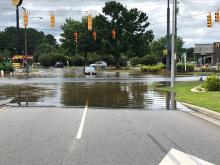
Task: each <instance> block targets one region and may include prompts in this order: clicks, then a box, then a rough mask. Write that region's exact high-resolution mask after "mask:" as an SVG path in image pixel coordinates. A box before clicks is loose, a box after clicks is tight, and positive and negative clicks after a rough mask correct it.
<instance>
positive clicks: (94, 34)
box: [92, 31, 96, 41]
mask: <svg viewBox="0 0 220 165" xmlns="http://www.w3.org/2000/svg"><path fill="white" fill-rule="evenodd" d="M92 37H93V40H94V41H96V31H94V32H93V33H92Z"/></svg>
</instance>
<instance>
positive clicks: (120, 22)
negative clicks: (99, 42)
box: [96, 1, 154, 66]
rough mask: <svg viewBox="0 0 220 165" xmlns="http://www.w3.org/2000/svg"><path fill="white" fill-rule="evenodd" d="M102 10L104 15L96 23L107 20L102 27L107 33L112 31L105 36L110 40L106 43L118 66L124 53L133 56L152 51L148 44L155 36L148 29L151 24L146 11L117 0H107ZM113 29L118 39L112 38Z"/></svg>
mask: <svg viewBox="0 0 220 165" xmlns="http://www.w3.org/2000/svg"><path fill="white" fill-rule="evenodd" d="M102 11H103V13H104V16H99V19H97V21H96V23H97V24H101V22H99V21H98V20H104V21H105V24H103V26H104V27H102V29H105V30H106V31H107V33H106V34H109V33H110V35H109V36H108V38H105V39H106V40H107V41H108V42H109V44H106V45H108V48H109V49H108V53H109V54H112V55H113V56H114V57H115V59H116V61H117V66H119V59H120V57H121V55H122V54H129V56H131V57H134V56H144V55H145V54H146V53H148V52H149V51H150V50H149V46H148V45H149V43H150V42H151V41H152V40H153V38H154V36H153V32H152V31H151V30H149V31H147V30H146V28H147V27H148V26H149V24H150V23H149V22H148V17H147V15H146V13H144V12H141V11H139V10H138V9H136V8H134V9H130V10H128V9H127V8H126V7H124V6H123V5H122V4H121V3H117V2H115V1H112V2H107V3H106V4H105V7H104V8H103V10H102ZM107 18H108V19H107ZM112 29H115V30H116V33H117V36H116V40H112V39H111V38H110V37H111V30H112ZM109 38H110V39H109Z"/></svg>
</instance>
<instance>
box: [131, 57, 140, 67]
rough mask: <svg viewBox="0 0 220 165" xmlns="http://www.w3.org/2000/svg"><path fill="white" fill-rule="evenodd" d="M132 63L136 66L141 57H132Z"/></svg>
mask: <svg viewBox="0 0 220 165" xmlns="http://www.w3.org/2000/svg"><path fill="white" fill-rule="evenodd" d="M130 62H131V65H132V66H136V65H138V64H139V63H140V59H139V58H138V57H133V58H131V59H130Z"/></svg>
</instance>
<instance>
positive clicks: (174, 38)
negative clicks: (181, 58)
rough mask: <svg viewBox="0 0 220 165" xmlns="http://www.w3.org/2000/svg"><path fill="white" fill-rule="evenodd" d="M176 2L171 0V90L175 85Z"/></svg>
mask: <svg viewBox="0 0 220 165" xmlns="http://www.w3.org/2000/svg"><path fill="white" fill-rule="evenodd" d="M176 14H177V13H176V0H173V20H172V21H173V22H172V52H171V88H173V87H174V85H175V84H174V83H175V43H176V41H175V40H176Z"/></svg>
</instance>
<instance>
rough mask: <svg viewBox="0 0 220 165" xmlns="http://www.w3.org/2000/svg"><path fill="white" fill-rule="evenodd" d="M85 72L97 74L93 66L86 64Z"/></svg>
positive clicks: (86, 73)
mask: <svg viewBox="0 0 220 165" xmlns="http://www.w3.org/2000/svg"><path fill="white" fill-rule="evenodd" d="M83 72H84V74H85V75H96V69H95V68H94V67H92V66H86V67H85V68H84V69H83Z"/></svg>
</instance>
